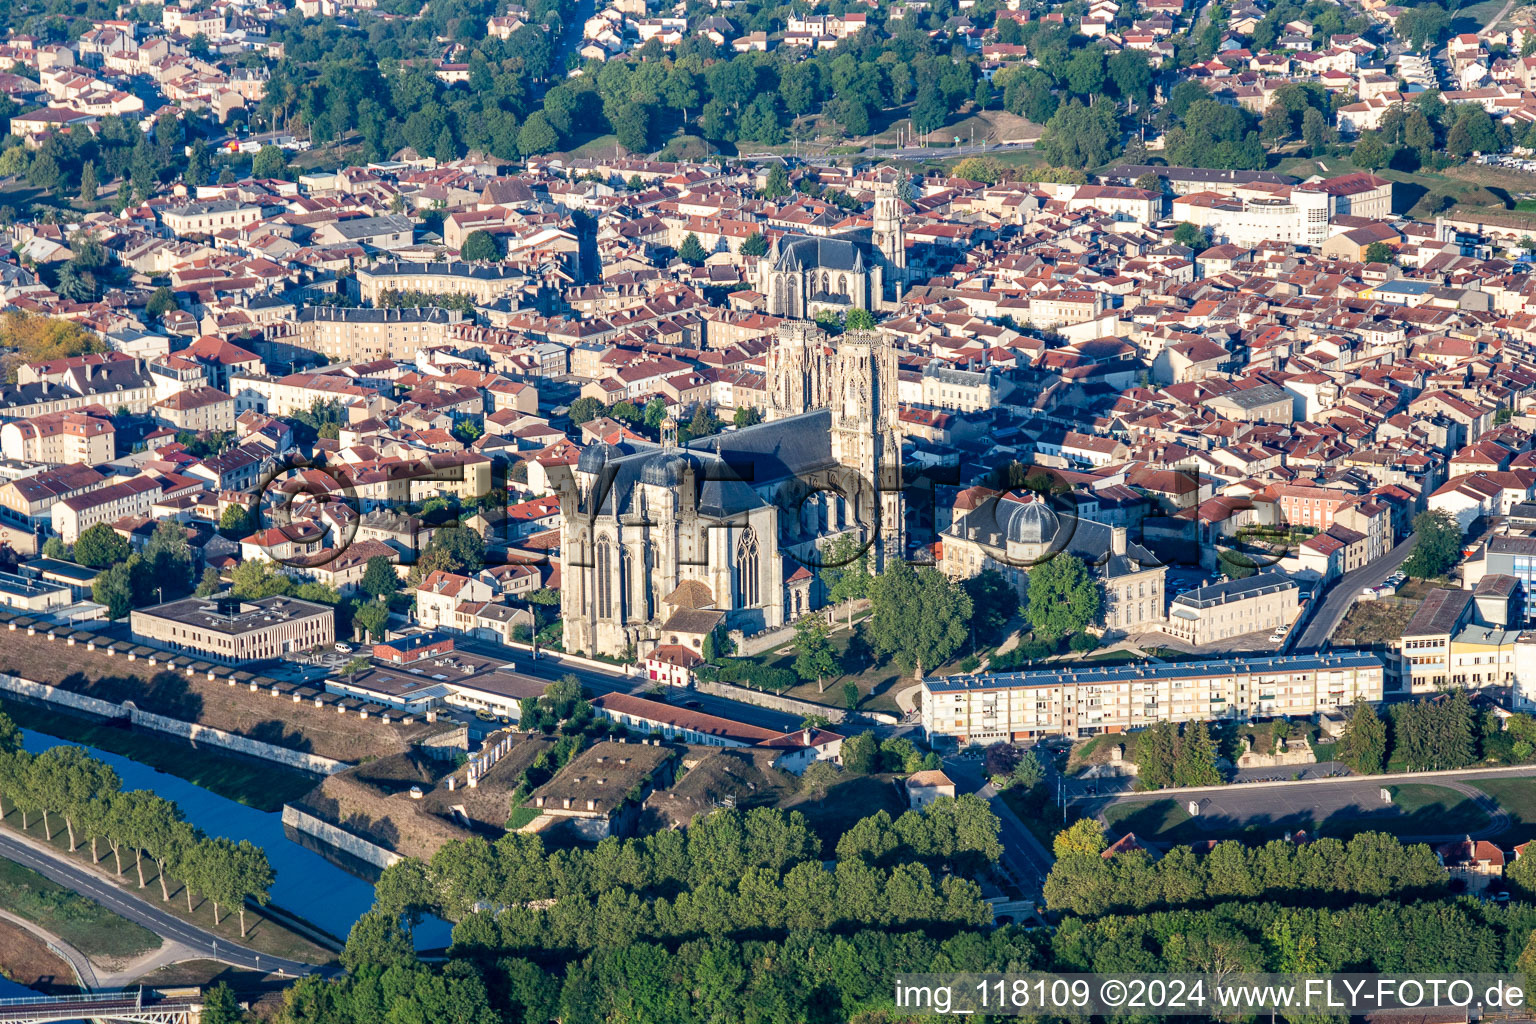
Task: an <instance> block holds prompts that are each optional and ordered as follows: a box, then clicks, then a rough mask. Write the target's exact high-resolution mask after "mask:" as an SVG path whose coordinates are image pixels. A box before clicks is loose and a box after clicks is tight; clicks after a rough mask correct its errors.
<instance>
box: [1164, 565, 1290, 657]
mask: <svg viewBox="0 0 1536 1024" xmlns="http://www.w3.org/2000/svg"><path fill="white" fill-rule="evenodd" d="M1300 595H1301V588H1300V587H1299V586H1297V584H1296V581H1295V580H1293V579H1291V578H1290V577H1289V576H1286V575H1285V574H1283V573H1279V572H1261V573H1258V574H1256V575H1253V576H1250V577H1248V578H1247V579H1241V580H1228V581H1226V582H1225V583H1213V584H1211V585H1210V586H1208V587H1199V588H1197V589H1195V590H1191V591H1190V592H1189V593H1187V594H1180V595H1179V596H1178V597H1176V598H1174V599H1173V602H1172V603H1171V604H1170V605H1169V606H1168V624H1167V625H1166V626H1164V627H1163V631H1164V632H1165V633H1167V634H1168V635H1169V636H1176V637H1178V638H1179V639H1180V640H1183V641H1185V642H1186V643H1191V644H1195V645H1197V646H1198V645H1201V644H1209V643H1215V642H1217V641H1220V640H1228V639H1231V638H1233V637H1239V636H1244V635H1246V634H1248V633H1257V632H1259V631H1261V630H1265V629H1277V628H1281V627H1286V626H1289V625H1290V624H1291V622H1292V621H1293V620H1294V619H1295V618H1296V613H1297V611H1298V610H1299V608H1300Z"/></svg>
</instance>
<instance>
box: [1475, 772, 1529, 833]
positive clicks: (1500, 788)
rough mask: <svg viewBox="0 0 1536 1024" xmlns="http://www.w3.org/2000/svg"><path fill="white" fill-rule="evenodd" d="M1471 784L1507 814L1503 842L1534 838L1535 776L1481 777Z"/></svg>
mask: <svg viewBox="0 0 1536 1024" xmlns="http://www.w3.org/2000/svg"><path fill="white" fill-rule="evenodd" d="M1473 785H1474V786H1475V787H1476V788H1478V789H1480V790H1482V791H1483V792H1484V793H1487V794H1488V795H1489V796H1491V797H1493V798H1494V800H1496V801H1498V804H1499V806H1500V807H1501V808H1503V809H1504V813H1506V814H1508V815H1509V818H1510V823H1511V824H1510V829H1509V831H1508V832H1506V833H1505V834H1504V835H1503V836H1501V837H1500V838H1502V839H1503V840H1504V841H1505V842H1510V841H1514V842H1524V841H1525V840H1527V839H1532V838H1536V778H1530V779H1483V780H1482V781H1481V782H1475V783H1473Z"/></svg>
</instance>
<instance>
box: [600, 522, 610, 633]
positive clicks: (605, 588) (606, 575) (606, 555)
mask: <svg viewBox="0 0 1536 1024" xmlns="http://www.w3.org/2000/svg"><path fill="white" fill-rule="evenodd" d="M597 614H598V617H599V618H604V619H606V618H609V617H611V616H612V615H613V545H612V544H611V543H609V541H608V538H607V537H604V538H603V539H602V540H600V541H598V542H597Z"/></svg>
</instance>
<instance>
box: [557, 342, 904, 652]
mask: <svg viewBox="0 0 1536 1024" xmlns="http://www.w3.org/2000/svg"><path fill="white" fill-rule="evenodd" d="M767 375H768V380H767V382H766V387H767V393H768V406H769V407H768V409H767V410H765V412H766V417H765V420H764V422H762V423H760V424H758V425H756V426H752V427H746V428H743V429H740V430H734V431H728V432H725V433H721V434H716V435H714V436H711V437H707V438H699V439H696V440H694V441H691V442H689V443H687V444H685V445H679V444H678V443H677V439H676V429H675V426H674V425H672V424H670V423H668V424H665V425H664V426H663V429H662V441H661V444H659V445H650V444H634V445H603V444H596V445H593V446H591V447H589V448H587V449H586V450H585V451H583V452H582V453H581V456H580V458H579V459H578V461H577V463H576V466H575V467H574V471H573V472H572V474H571V478H570V479H569V480H568V481H566V482H565V483H564V486H561V487H560V488H559V491H560V495H561V513H562V519H561V552H562V569H561V572H562V581H563V582H562V586H561V591H560V593H561V613H562V616H563V618H564V622H565V647H566V649H567V650H569V651H582V652H585V653H589V654H590V653H596V654H604V655H613V656H621V655H624V654H625V653H626V652H633V653H634V654H644V653H647V652H648V651H650V650H651V649H652V648H654V647H656V646H660V645H675V646H680V647H684V648H691V649H692V650H694V651H695V653H697V652H698V650H699V648H700V638H701V637H702V636H703V635H704V634H705V633H707V632H709V631H710V629H713V628H714V627H715V626H716V625H722V626H724V627H725V628H726V629H730V630H740V631H741V632H742V633H743V634H745V635H752V634H755V633H759V632H762V631H763V630H766V629H773V628H776V627H779V626H782V625H784V624H785V623H787V622H790V621H793V620H794V619H796V618H798V617H799V616H801V615H803V614H805V613H806V612H809V611H812V610H814V609H815V608H816V607H818V606H819V605H820V603H821V593H820V580H819V578H818V574H817V569H818V567H819V566H820V565H821V559H820V554H819V552H820V550H821V549H822V548H823V546H824V545H825V544H826V542H827V541H828V540H830V539H831V538H834V537H837V536H839V535H842V534H845V533H851V534H853V535H855V536H856V537H858V538H859V539H860V540H861V541H862V542H867V543H868V544H869V551H870V554H871V556H872V561H873V563H874V564H873V567H874V568H875V569H876V570H878V569H879V568H880V567H882V566H883V565H884V563H885V561H886V560H887V559H891V558H900V557H902V555H903V553H904V548H903V537H904V528H903V516H904V512H905V509H904V506H903V502H902V495H901V480H902V477H901V428H900V419H899V416H898V412H899V409H898V403H897V398H896V394H897V361H896V353H895V351H894V350H893V349H892V348H891V347H890V346H889V345H888V344H887V343H886V341H885V340H884V339H883V338H882V337H881V336H880V335H879V334H878V333H877V332H874V331H870V332H856V331H855V332H848V333H846V334H844V335H842V336H841V337H838V338H835V339H834V338H829V337H828V336H827V335H826V334H825V332H823V331H822V330H820V329H819V328H817V327H816V326H815V325H814V324H810V323H805V322H803V321H787V322H785V323H784V324H782V325H781V326H780V328H779V331H778V334H777V336H776V337H775V339H774V342H773V344H772V346H771V347H770V348H769V351H768V357H767ZM706 627H707V628H706Z"/></svg>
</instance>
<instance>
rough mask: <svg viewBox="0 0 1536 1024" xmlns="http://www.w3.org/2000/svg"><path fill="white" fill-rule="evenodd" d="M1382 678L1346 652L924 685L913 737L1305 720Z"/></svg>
mask: <svg viewBox="0 0 1536 1024" xmlns="http://www.w3.org/2000/svg"><path fill="white" fill-rule="evenodd" d="M1385 672H1386V669H1385V666H1384V665H1383V663H1382V661H1381V659H1379V658H1377V657H1375V656H1374V655H1371V654H1365V653H1363V652H1356V651H1351V652H1347V653H1327V654H1309V655H1296V656H1288V657H1272V658H1233V659H1226V660H1222V661H1209V662H1197V663H1193V664H1174V665H1155V664H1131V665H1111V666H1102V667H1095V668H1078V669H1072V668H1068V667H1065V666H1064V667H1061V668H1053V669H1049V670H1041V671H1031V672H1016V673H1008V674H1004V675H987V676H952V677H949V678H946V679H927V680H924V682H923V695H922V709H923V731H924V733H925V735H926V737H927V739H928V740H929V742H935V741H938V740H952V741H954V742H956V743H958V744H960V745H961V746H964V745H966V744H971V743H976V744H987V743H994V742H998V741H1003V742H1007V741H1011V740H1027V739H1036V738H1039V737H1042V736H1067V737H1071V738H1076V737H1078V736H1087V735H1094V734H1098V733H1121V732H1125V731H1127V730H1130V729H1140V728H1144V727H1146V726H1149V725H1152V724H1154V723H1156V722H1194V721H1209V720H1214V719H1221V718H1246V717H1248V716H1250V715H1312V714H1316V713H1317V712H1319V711H1334V710H1338V709H1340V708H1348V707H1351V706H1353V705H1354V704H1355V703H1357V702H1359V701H1362V700H1364V701H1380V700H1381V699H1382V691H1383V687H1384V677H1385Z"/></svg>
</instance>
